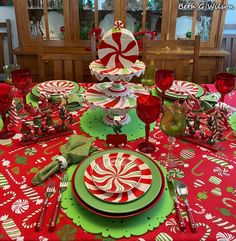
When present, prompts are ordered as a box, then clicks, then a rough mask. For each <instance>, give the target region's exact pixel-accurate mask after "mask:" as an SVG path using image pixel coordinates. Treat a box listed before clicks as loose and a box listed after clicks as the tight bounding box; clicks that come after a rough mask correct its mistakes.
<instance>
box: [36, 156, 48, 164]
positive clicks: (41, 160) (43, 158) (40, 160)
mask: <svg viewBox="0 0 236 241" xmlns="http://www.w3.org/2000/svg"><path fill="white" fill-rule="evenodd" d="M45 161H46V158H45V157H40V158H39V159H37V160H36V161H35V162H34V163H35V164H38V163H42V162H45Z"/></svg>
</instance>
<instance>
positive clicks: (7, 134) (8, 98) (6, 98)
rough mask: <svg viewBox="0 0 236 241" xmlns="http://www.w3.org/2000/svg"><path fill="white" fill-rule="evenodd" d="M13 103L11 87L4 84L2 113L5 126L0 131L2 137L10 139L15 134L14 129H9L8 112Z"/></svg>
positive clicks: (1, 98)
mask: <svg viewBox="0 0 236 241" xmlns="http://www.w3.org/2000/svg"><path fill="white" fill-rule="evenodd" d="M11 104H12V93H11V87H10V86H7V85H3V86H1V87H0V114H1V117H2V121H3V128H2V130H1V131H0V139H8V138H11V137H12V136H14V135H15V132H14V131H13V130H9V129H8V124H9V118H8V117H7V115H6V112H7V111H8V110H9V108H10V107H11Z"/></svg>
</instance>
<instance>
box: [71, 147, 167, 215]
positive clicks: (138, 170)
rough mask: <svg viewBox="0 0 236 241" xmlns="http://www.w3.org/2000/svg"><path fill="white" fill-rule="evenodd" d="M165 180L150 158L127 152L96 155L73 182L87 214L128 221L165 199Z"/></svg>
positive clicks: (112, 150) (78, 198)
mask: <svg viewBox="0 0 236 241" xmlns="http://www.w3.org/2000/svg"><path fill="white" fill-rule="evenodd" d="M164 187H165V178H164V174H163V172H162V170H161V169H160V167H159V166H158V165H157V164H156V163H154V162H153V161H152V160H151V159H150V158H149V157H147V156H145V155H143V154H141V153H138V152H134V151H130V150H126V149H109V150H106V151H100V152H96V153H95V154H93V155H91V156H89V157H88V158H87V159H85V160H84V161H83V162H82V163H81V164H80V165H79V166H78V167H77V168H76V169H75V172H74V174H73V178H72V189H73V193H74V195H75V197H76V199H77V200H78V202H79V204H80V205H82V206H83V207H84V208H86V209H87V210H89V211H91V212H93V213H96V214H98V215H100V216H104V217H109V218H127V217H131V216H135V215H138V214H140V213H143V212H145V211H147V210H148V209H150V208H152V207H153V206H154V205H155V204H156V203H157V202H158V201H159V200H160V199H161V197H162V194H163V191H164Z"/></svg>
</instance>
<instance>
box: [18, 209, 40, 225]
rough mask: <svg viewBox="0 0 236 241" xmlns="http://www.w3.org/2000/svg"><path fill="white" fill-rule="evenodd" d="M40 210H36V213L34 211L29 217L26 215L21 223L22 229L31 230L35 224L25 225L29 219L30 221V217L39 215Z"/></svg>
mask: <svg viewBox="0 0 236 241" xmlns="http://www.w3.org/2000/svg"><path fill="white" fill-rule="evenodd" d="M40 210H41V208H39V209H37V210H36V211H34V212H33V213H31V214H30V215H28V216H27V217H26V218H25V219H24V220H23V223H22V227H23V228H25V229H29V228H33V227H34V226H35V224H36V222H34V223H32V224H27V221H29V219H31V218H32V217H34V216H35V215H36V214H37V213H39V212H40Z"/></svg>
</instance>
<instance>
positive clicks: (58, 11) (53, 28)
mask: <svg viewBox="0 0 236 241" xmlns="http://www.w3.org/2000/svg"><path fill="white" fill-rule="evenodd" d="M45 3H46V4H45ZM28 15H29V21H30V34H31V38H32V39H36V38H38V37H43V39H46V40H60V39H64V32H65V26H64V14H63V0H47V1H43V0H28Z"/></svg>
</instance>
